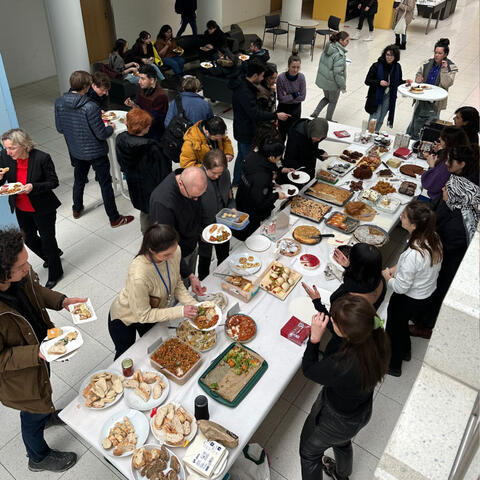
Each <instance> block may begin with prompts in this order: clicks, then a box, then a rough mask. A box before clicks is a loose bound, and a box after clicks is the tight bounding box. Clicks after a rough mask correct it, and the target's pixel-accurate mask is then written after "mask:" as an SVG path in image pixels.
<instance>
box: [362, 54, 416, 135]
mask: <svg viewBox="0 0 480 480" xmlns="http://www.w3.org/2000/svg"><path fill="white" fill-rule="evenodd" d="M399 61H400V51H399V50H398V47H397V46H396V45H388V46H387V47H385V48H384V49H383V52H382V55H381V56H380V57H379V58H378V60H377V61H376V62H375V63H374V64H372V66H371V67H370V69H369V70H368V73H367V77H366V78H365V85H368V94H367V101H366V103H365V111H366V112H367V113H369V114H370V117H369V118H368V124H369V125H370V122H371V121H372V120H376V123H375V132H379V131H380V129H381V127H382V125H383V120H384V119H385V117H386V115H387V113H388V119H387V126H388V127H390V128H393V120H394V117H395V105H396V103H397V90H398V86H399V85H402V84H403V83H406V84H407V85H410V84H411V83H412V81H411V80H410V79H409V80H403V73H402V66H401V65H400V63H398V62H399Z"/></svg>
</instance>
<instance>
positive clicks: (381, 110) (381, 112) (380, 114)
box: [368, 93, 390, 132]
mask: <svg viewBox="0 0 480 480" xmlns="http://www.w3.org/2000/svg"><path fill="white" fill-rule="evenodd" d="M389 106H390V95H389V94H388V93H386V94H384V95H383V101H382V103H381V104H380V105H379V106H378V107H377V111H376V112H375V113H372V114H371V115H370V117H368V124H369V125H370V120H374V119H375V120H376V121H377V123H376V124H375V131H376V132H378V131H379V130H380V127H381V126H382V125H383V120H384V119H385V116H386V115H387V113H388V109H389Z"/></svg>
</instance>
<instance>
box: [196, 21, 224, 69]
mask: <svg viewBox="0 0 480 480" xmlns="http://www.w3.org/2000/svg"><path fill="white" fill-rule="evenodd" d="M226 45H227V37H226V35H225V33H223V31H222V29H221V28H220V27H219V26H218V24H217V22H216V21H215V20H209V21H208V22H207V29H206V30H205V32H204V34H203V46H201V47H200V60H213V59H214V58H216V55H217V50H220V48H221V47H225V46H226Z"/></svg>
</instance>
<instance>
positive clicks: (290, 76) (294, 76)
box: [285, 72, 298, 82]
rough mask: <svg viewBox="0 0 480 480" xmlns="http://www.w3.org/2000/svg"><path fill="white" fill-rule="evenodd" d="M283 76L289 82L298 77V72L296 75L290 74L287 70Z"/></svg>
mask: <svg viewBox="0 0 480 480" xmlns="http://www.w3.org/2000/svg"><path fill="white" fill-rule="evenodd" d="M285 76H286V77H287V79H288V80H290V81H291V82H294V81H295V80H296V79H297V78H298V73H297V74H296V75H290V74H289V73H288V72H285Z"/></svg>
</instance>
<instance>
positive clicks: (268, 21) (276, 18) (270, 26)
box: [263, 14, 290, 50]
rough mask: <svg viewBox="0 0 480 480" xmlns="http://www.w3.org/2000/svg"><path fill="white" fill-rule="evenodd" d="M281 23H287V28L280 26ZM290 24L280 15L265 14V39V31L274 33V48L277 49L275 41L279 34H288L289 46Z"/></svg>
mask: <svg viewBox="0 0 480 480" xmlns="http://www.w3.org/2000/svg"><path fill="white" fill-rule="evenodd" d="M281 23H286V24H287V29H286V30H285V29H284V28H279V27H280V24H281ZM289 27H290V24H289V23H288V22H286V21H284V20H280V15H278V14H277V15H265V27H264V29H263V41H265V33H271V34H272V35H273V50H275V42H276V41H277V36H278V35H285V34H287V48H288V29H289Z"/></svg>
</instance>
